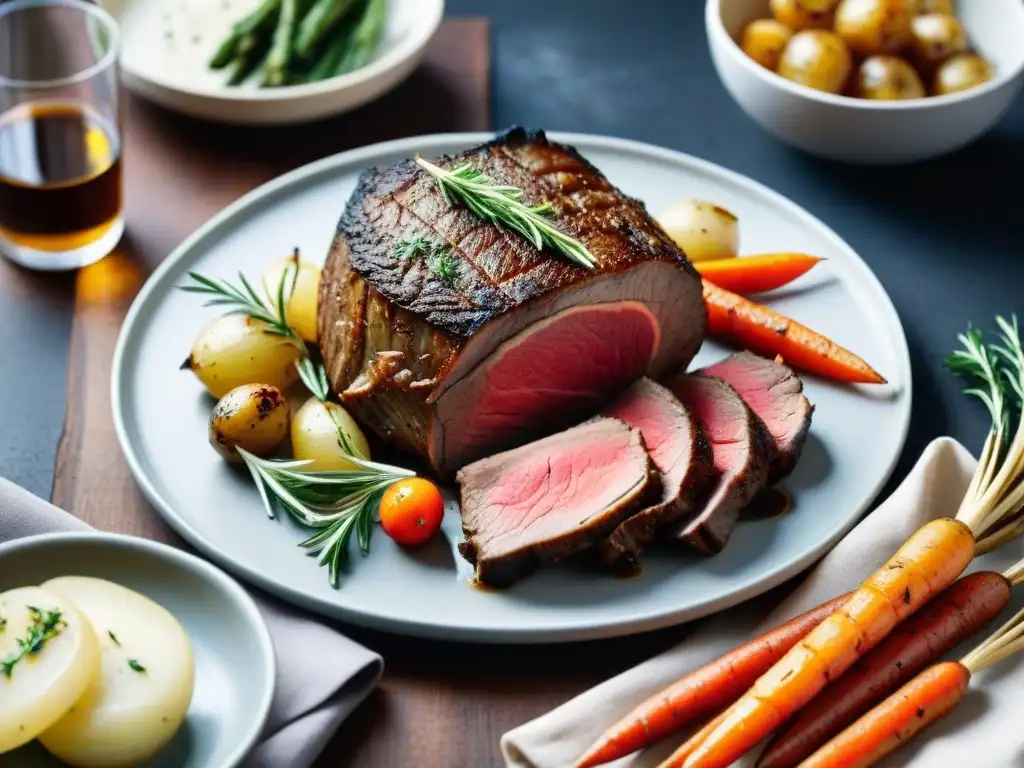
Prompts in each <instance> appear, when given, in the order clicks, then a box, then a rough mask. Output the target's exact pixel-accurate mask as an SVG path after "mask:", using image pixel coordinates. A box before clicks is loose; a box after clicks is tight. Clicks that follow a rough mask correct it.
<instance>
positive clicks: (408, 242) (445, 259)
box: [395, 235, 459, 285]
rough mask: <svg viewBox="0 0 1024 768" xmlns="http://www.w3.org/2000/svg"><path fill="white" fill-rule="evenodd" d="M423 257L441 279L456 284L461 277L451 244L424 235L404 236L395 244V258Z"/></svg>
mask: <svg viewBox="0 0 1024 768" xmlns="http://www.w3.org/2000/svg"><path fill="white" fill-rule="evenodd" d="M418 256H422V257H423V261H424V263H425V264H426V265H427V268H428V269H430V271H431V272H433V273H434V274H435V275H437V276H438V278H440V279H441V280H443V281H444V282H446V283H448V284H449V285H454V284H455V281H456V280H457V279H458V277H459V271H458V262H457V261H456V260H455V256H454V255H453V254H452V249H451V246H450V245H448V243H446V242H444V241H443V240H432V239H431V238H429V237H426V236H424V235H416V236H415V237H406V238H402V239H401V240H399V241H398V242H397V243H396V244H395V258H397V259H399V260H401V261H408V260H410V259H415V258H416V257H418Z"/></svg>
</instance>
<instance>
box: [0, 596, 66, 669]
mask: <svg viewBox="0 0 1024 768" xmlns="http://www.w3.org/2000/svg"><path fill="white" fill-rule="evenodd" d="M25 607H26V608H27V609H28V612H29V617H30V618H31V619H32V623H31V624H30V625H29V627H28V632H27V633H26V635H25V637H23V638H21V637H19V638H18V639H17V641H16V642H17V645H18V650H16V651H14V652H13V653H11V654H10V655H9V656H7V658H5V659H3V660H2V661H0V672H2V673H3V675H4V677H8V678H9V677H10V676H11V674H12V673H13V672H14V667H15V666H17V664H18V662H19V661H21V660H22V659H24V658H25V657H26V656H28V655H29V654H34V653H39V651H41V650H42V648H43V645H45V643H46V641H47V640H51V639H53V638H54V637H56V636H57V635H59V634H60V633H61V630H63V629H64V628H65V627H66V626H67V622H66V621H64V618H63V615H62V613H61V611H60V610H59V609H54V610H52V611H50V610H47V611H43V610H40V609H39V608H36V607H35V606H34V605H27V606H25Z"/></svg>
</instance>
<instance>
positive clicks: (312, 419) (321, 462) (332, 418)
mask: <svg viewBox="0 0 1024 768" xmlns="http://www.w3.org/2000/svg"><path fill="white" fill-rule="evenodd" d="M339 429H341V431H342V432H343V433H344V436H345V439H346V441H347V442H348V444H349V447H350V448H351V449H352V452H353V453H354V454H355V455H356V456H357V457H358V458H360V459H369V458H370V445H369V443H367V442H366V435H364V434H363V430H361V429H360V428H359V425H358V424H356V422H355V420H354V419H353V418H352V417H351V416H350V415H349V412H348V411H346V410H345V409H344V408H342V407H341V406H340V405H338V404H337V403H330V402H328V403H321V402H320V401H319V400H317V399H316V398H315V397H311V398H309V400H307V401H306V402H305V403H304V404H303V406H302V407H301V408H299V410H298V411H297V412H296V414H295V416H293V417H292V456H294V457H295V458H296V459H312V461H313V463H312V464H309V465H307V466H305V467H303V469H315V470H317V471H320V472H326V471H331V470H342V469H358V467H357V466H356V465H355V464H353V463H352V462H351V461H349V460H348V459H346V458H345V452H344V451H343V450H342V448H341V445H340V443H339V442H338V430H339Z"/></svg>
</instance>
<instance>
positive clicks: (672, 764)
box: [658, 709, 729, 768]
mask: <svg viewBox="0 0 1024 768" xmlns="http://www.w3.org/2000/svg"><path fill="white" fill-rule="evenodd" d="M728 714H729V710H728V709H725V710H722V711H721V712H720V713H719V714H718V715H717V716H716V717H713V718H711V720H709V721H708V722H707V724H705V726H704V727H703V728H701V729H700V730H699V731H696V732H694V734H693V735H692V736H691V737H690V738H688V739H687V740H686V741H684V742H683V743H682V745H681V746H680V747H679V749H677V750H676V751H675V752H673V753H672V754H671V755H669V756H668V757H667V758H665V760H663V761H662V762H661V764H660V765H659V766H658V768H681V766H682V764H683V763H685V762H686V758H688V757H689V756H690V755H692V754H693V750H695V749H696V748H697V747H699V746H700V744H701V743H702V742H703V741H704V739H705V738H707V735H708V734H709V733H711V732H712V731H713V730H715V728H717V727H718V726H719V725H720V724H721V723H722V722H723V721H724V720H725V716H726V715H728Z"/></svg>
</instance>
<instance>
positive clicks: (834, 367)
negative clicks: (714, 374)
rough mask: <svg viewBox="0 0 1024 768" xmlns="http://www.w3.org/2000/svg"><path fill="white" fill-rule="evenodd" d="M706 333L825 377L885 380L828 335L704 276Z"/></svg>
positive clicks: (877, 382) (852, 380)
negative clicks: (719, 285)
mask: <svg viewBox="0 0 1024 768" xmlns="http://www.w3.org/2000/svg"><path fill="white" fill-rule="evenodd" d="M704 303H705V304H707V307H708V333H709V334H711V335H712V336H718V337H721V338H724V339H727V340H729V341H733V342H735V343H738V344H740V345H741V346H743V347H745V348H747V349H749V350H750V351H752V352H757V353H759V354H762V355H765V356H767V357H775V356H776V355H781V356H782V358H783V359H784V360H785V361H786V362H787V363H789V364H790V365H792V366H794V367H796V368H802V369H803V370H805V371H810V372H811V373H817V374H819V375H821V376H825V377H826V378H829V379H835V380H836V381H844V382H859V383H863V384H884V383H885V379H884V378H883V377H882V376H881V375H880V374H879V373H878V372H877V371H875V369H874V368H872V367H871V366H870V365H868V364H867V363H865V362H864V361H863V360H861V359H860V358H859V357H857V356H856V355H855V354H853V353H852V352H850V351H849V350H848V349H844V348H843V347H841V346H839V345H838V344H836V343H835V342H834V341H832V340H831V339H828V338H826V337H825V336H822V335H821V334H820V333H816V332H815V331H812V330H811V329H810V328H807V327H806V326H803V325H800V323H798V322H796V321H795V320H790V319H789V318H788V317H786V316H785V315H780V314H779V313H778V312H775V311H773V310H771V309H768V307H765V306H762V305H761V304H756V303H754V302H753V301H750V300H749V299H745V298H743V297H742V296H737V295H736V294H735V293H731V292H729V291H727V290H725V289H723V288H719V287H718V286H717V285H714V284H713V283H710V282H708V281H707V280H704Z"/></svg>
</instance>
